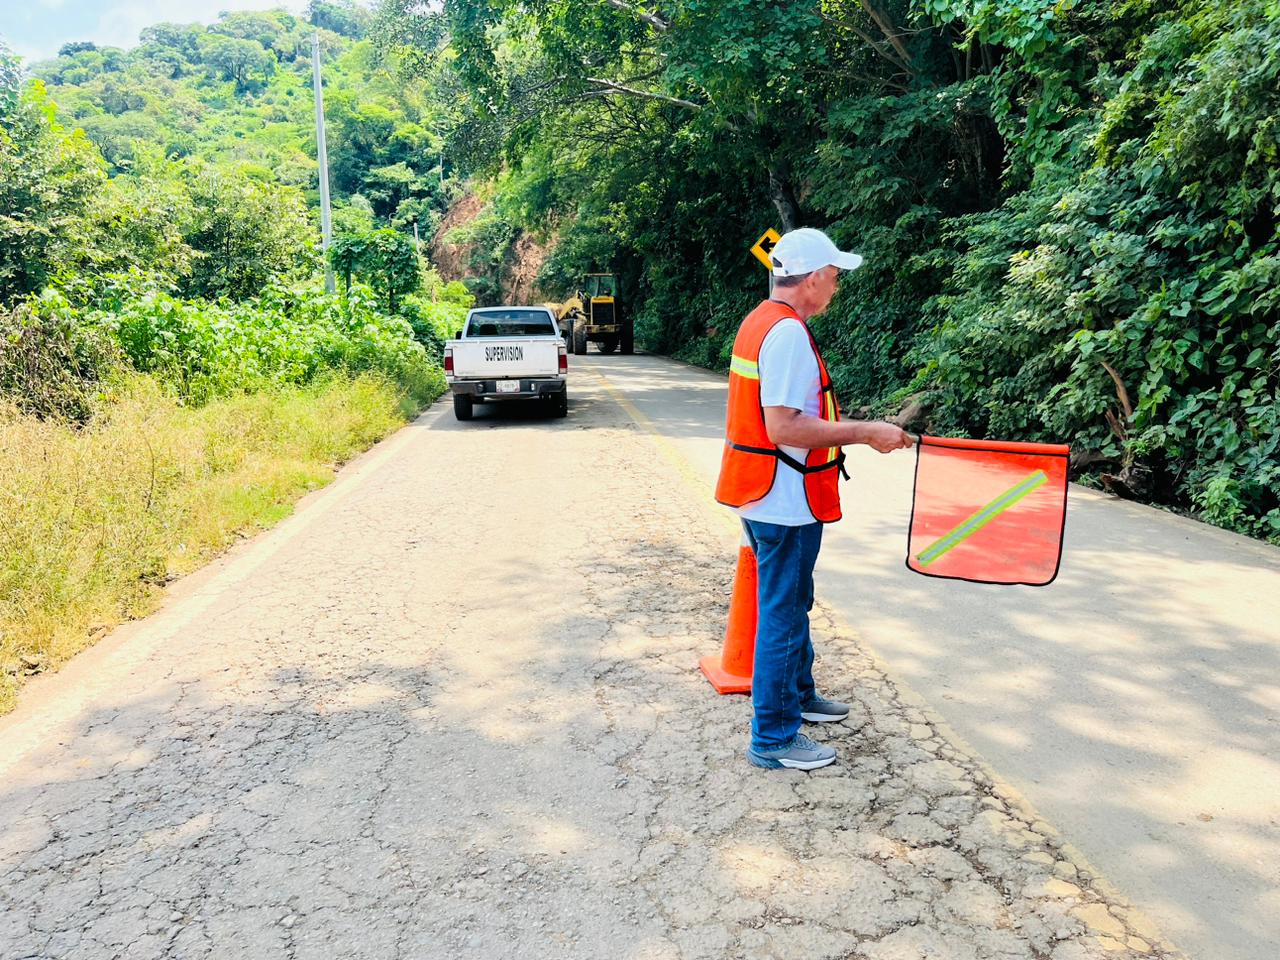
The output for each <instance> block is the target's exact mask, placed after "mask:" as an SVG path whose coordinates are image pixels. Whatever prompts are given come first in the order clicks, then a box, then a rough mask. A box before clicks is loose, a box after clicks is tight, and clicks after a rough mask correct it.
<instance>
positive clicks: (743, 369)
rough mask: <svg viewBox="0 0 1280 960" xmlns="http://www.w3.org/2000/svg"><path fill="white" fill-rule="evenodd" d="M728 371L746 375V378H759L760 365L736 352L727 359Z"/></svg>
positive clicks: (741, 375) (742, 375)
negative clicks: (730, 358)
mask: <svg viewBox="0 0 1280 960" xmlns="http://www.w3.org/2000/svg"><path fill="white" fill-rule="evenodd" d="M729 372H730V373H736V374H737V375H738V376H740V377H746V378H747V379H748V380H759V379H760V365H759V364H758V363H755V362H754V361H751V360H746V359H744V358H742V357H740V356H738V355H737V354H734V356H733V359H732V360H730V361H729Z"/></svg>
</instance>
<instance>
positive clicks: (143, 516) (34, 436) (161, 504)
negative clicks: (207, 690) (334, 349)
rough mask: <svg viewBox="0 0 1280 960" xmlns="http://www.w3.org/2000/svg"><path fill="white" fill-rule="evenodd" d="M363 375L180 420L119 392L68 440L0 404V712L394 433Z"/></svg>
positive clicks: (181, 414) (391, 399)
mask: <svg viewBox="0 0 1280 960" xmlns="http://www.w3.org/2000/svg"><path fill="white" fill-rule="evenodd" d="M409 412H411V411H410V410H409V409H406V405H405V402H404V399H403V394H402V392H401V391H400V390H399V389H397V388H396V387H395V386H394V385H393V384H392V383H390V382H389V381H387V380H384V379H382V378H380V377H377V376H361V377H357V378H355V379H350V378H345V377H336V378H334V379H331V380H328V381H325V382H322V383H318V384H314V385H312V386H308V387H303V388H288V389H280V390H274V391H269V392H265V393H259V394H254V395H251V396H245V397H237V398H233V399H227V400H219V401H216V402H213V403H210V404H208V405H207V406H204V407H201V408H198V409H187V408H185V407H182V406H180V405H179V404H177V403H176V402H175V401H174V400H172V399H170V398H169V397H167V396H165V395H164V394H163V393H162V391H161V390H160V389H159V388H158V387H157V386H156V384H155V383H153V382H152V381H151V380H149V379H148V378H145V377H133V378H131V379H129V380H126V381H123V382H122V383H121V384H119V385H118V386H117V387H116V388H115V389H114V392H113V395H112V396H111V397H110V398H109V399H108V400H107V401H106V402H105V403H104V405H103V407H102V409H101V411H100V413H99V414H98V416H97V417H96V418H95V419H94V420H93V421H92V422H91V424H90V426H88V427H87V428H85V429H82V430H75V429H72V428H71V427H68V426H65V425H61V424H55V423H50V422H46V421H41V420H37V419H35V418H34V417H29V416H24V415H22V414H19V413H18V412H17V411H16V410H14V409H13V408H12V407H9V408H6V407H3V406H0V713H4V712H6V711H7V710H9V709H11V708H12V706H13V704H14V701H15V698H16V694H17V690H18V687H19V685H20V684H21V682H22V678H23V677H24V676H26V675H28V674H30V673H35V672H39V671H42V670H47V669H53V668H56V667H57V666H58V665H60V664H61V663H63V662H65V661H66V660H67V659H68V658H69V657H71V656H73V655H74V654H76V653H77V652H78V651H80V650H82V649H83V648H84V647H86V646H88V645H89V644H90V643H92V642H93V641H94V640H96V639H97V638H98V637H99V636H101V635H102V634H103V633H105V631H106V628H107V627H109V626H110V625H112V624H115V623H118V622H120V621H121V620H124V619H129V618H133V617H138V616H142V615H144V614H146V613H148V612H150V611H151V610H152V609H153V608H154V607H155V605H156V603H157V601H158V599H159V593H160V586H161V585H162V584H163V583H164V582H165V581H166V580H168V579H171V578H172V577H174V576H176V575H178V574H181V573H185V572H188V571H190V570H192V569H194V568H195V567H198V566H200V565H201V564H202V563H204V562H206V561H207V560H208V559H209V558H210V557H212V556H213V555H214V554H216V553H217V552H218V551H220V550H221V549H223V548H224V547H226V546H227V544H228V543H230V542H231V541H232V540H233V539H235V538H236V537H237V536H239V535H241V534H243V533H246V532H252V531H254V530H257V529H261V528H263V527H267V526H270V525H271V524H273V523H275V522H277V521H278V520H280V519H281V518H283V517H285V516H287V515H288V514H289V512H290V511H291V510H292V506H293V503H294V502H295V501H296V500H297V499H298V497H300V496H301V495H302V494H303V493H305V492H306V491H308V490H313V489H315V488H316V487H320V486H323V485H324V484H325V483H327V482H328V481H329V480H330V479H331V478H332V476H333V474H334V470H335V467H336V465H337V464H340V463H341V462H343V461H344V460H346V459H348V458H349V457H351V456H352V455H353V454H355V453H357V452H359V451H360V450H363V449H365V448H366V447H368V446H370V445H371V444H373V443H374V442H376V441H377V440H379V439H380V438H382V437H383V436H385V435H386V434H387V433H389V432H390V431H392V430H393V429H395V428H396V427H398V426H399V425H400V424H402V423H403V422H404V419H405V415H406V414H407V413H409Z"/></svg>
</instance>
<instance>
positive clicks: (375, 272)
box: [329, 227, 422, 313]
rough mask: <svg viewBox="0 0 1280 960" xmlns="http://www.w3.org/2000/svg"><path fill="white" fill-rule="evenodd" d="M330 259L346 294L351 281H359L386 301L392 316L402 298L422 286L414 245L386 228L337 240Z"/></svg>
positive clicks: (346, 235)
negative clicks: (367, 285) (340, 278)
mask: <svg viewBox="0 0 1280 960" xmlns="http://www.w3.org/2000/svg"><path fill="white" fill-rule="evenodd" d="M329 259H330V262H331V263H332V264H333V268H334V270H335V271H337V272H338V273H340V274H341V275H342V278H343V283H344V286H345V288H346V290H347V291H348V292H350V290H351V279H352V277H353V276H355V277H358V278H360V279H362V280H364V281H365V282H367V283H368V284H369V285H370V286H371V287H373V288H374V290H376V291H378V292H379V293H381V294H382V295H383V296H384V297H385V298H386V305H387V309H388V311H390V312H391V313H395V312H396V310H397V309H398V308H399V306H400V301H401V300H402V299H403V297H404V295H405V294H408V293H412V292H413V291H414V290H417V289H418V287H420V286H421V285H422V269H421V265H420V264H419V262H418V254H417V251H416V250H415V249H414V246H413V241H412V240H410V239H409V238H408V237H406V236H405V235H404V234H403V233H401V232H400V231H398V230H392V229H391V228H389V227H384V228H382V229H381V230H375V231H373V232H372V233H355V234H345V235H343V236H340V237H338V238H337V239H335V240H334V243H333V246H331V247H330V248H329Z"/></svg>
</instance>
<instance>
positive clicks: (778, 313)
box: [716, 300, 848, 523]
mask: <svg viewBox="0 0 1280 960" xmlns="http://www.w3.org/2000/svg"><path fill="white" fill-rule="evenodd" d="M786 319H795V320H798V319H799V317H797V316H796V313H795V311H794V310H792V309H791V307H789V306H787V305H786V304H784V303H778V302H776V301H773V300H766V301H765V302H764V303H762V304H760V306H758V307H756V309H755V310H753V311H752V312H751V313H750V314H749V315H748V316H747V318H746V319H745V320H744V321H743V322H742V326H741V327H740V328H739V329H738V335H737V337H736V339H735V340H734V343H733V357H732V359H731V360H730V362H729V405H728V416H727V418H726V424H725V448H724V454H723V457H722V459H721V463H720V478H719V481H718V482H717V484H716V499H717V500H718V501H720V502H721V503H723V504H726V505H728V506H733V507H741V506H745V505H747V504H748V503H754V502H755V501H757V500H760V499H761V498H763V497H764V496H766V495H767V494H768V493H769V491H770V490H771V489H773V483H774V479H775V477H776V476H777V470H778V464H779V463H780V462H781V463H782V464H784V465H785V467H786V468H787V469H791V470H795V471H797V472H799V473H800V474H802V475H803V477H804V488H805V499H806V501H807V503H808V506H809V511H810V512H811V513H812V514H813V516H814V519H815V520H820V521H822V522H823V523H830V522H832V521H833V520H839V519H840V491H839V488H838V477H839V476H840V475H843V476H845V477H848V474H847V473H845V470H844V452H843V451H842V450H841V449H840V448H839V447H826V448H819V449H816V450H810V451H809V454H808V456H807V457H806V458H805V461H804V462H803V463H801V462H800V461H799V460H797V459H795V458H794V457H792V456H790V455H789V454H788V453H787V452H786V451H785V450H781V449H779V448H778V446H777V445H776V444H774V443H773V442H772V441H770V439H769V435H768V431H767V430H766V429H765V423H764V407H763V406H762V405H761V402H760V365H759V363H760V348H761V347H762V346H763V345H764V340H765V337H767V336H768V335H769V331H770V330H772V329H773V328H774V327H775V326H776V325H777V324H778V323H779V322H781V321H782V320H786ZM808 330H809V328H808V327H807V326H805V332H806V333H808ZM809 343H810V345H811V346H812V348H813V355H814V358H815V359H816V360H817V362H818V388H819V394H818V416H819V417H821V418H822V419H823V420H827V421H832V422H834V421H836V420H839V419H840V410H839V407H838V406H837V405H836V400H835V389H834V388H833V387H832V385H831V377H830V376H829V375H828V374H827V367H826V364H825V363H824V362H823V360H822V355H821V353H820V352H819V351H818V345H817V343H816V342H815V341H814V339H813V334H812V333H809Z"/></svg>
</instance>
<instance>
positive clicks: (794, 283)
mask: <svg viewBox="0 0 1280 960" xmlns="http://www.w3.org/2000/svg"><path fill="white" fill-rule="evenodd" d="M811 276H813V271H809V272H808V273H797V274H796V275H795V276H794V277H774V278H773V285H774V286H775V287H798V286H800V284H802V283H804V282H805V281H806V280H807V279H809V278H810V277H811Z"/></svg>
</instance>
